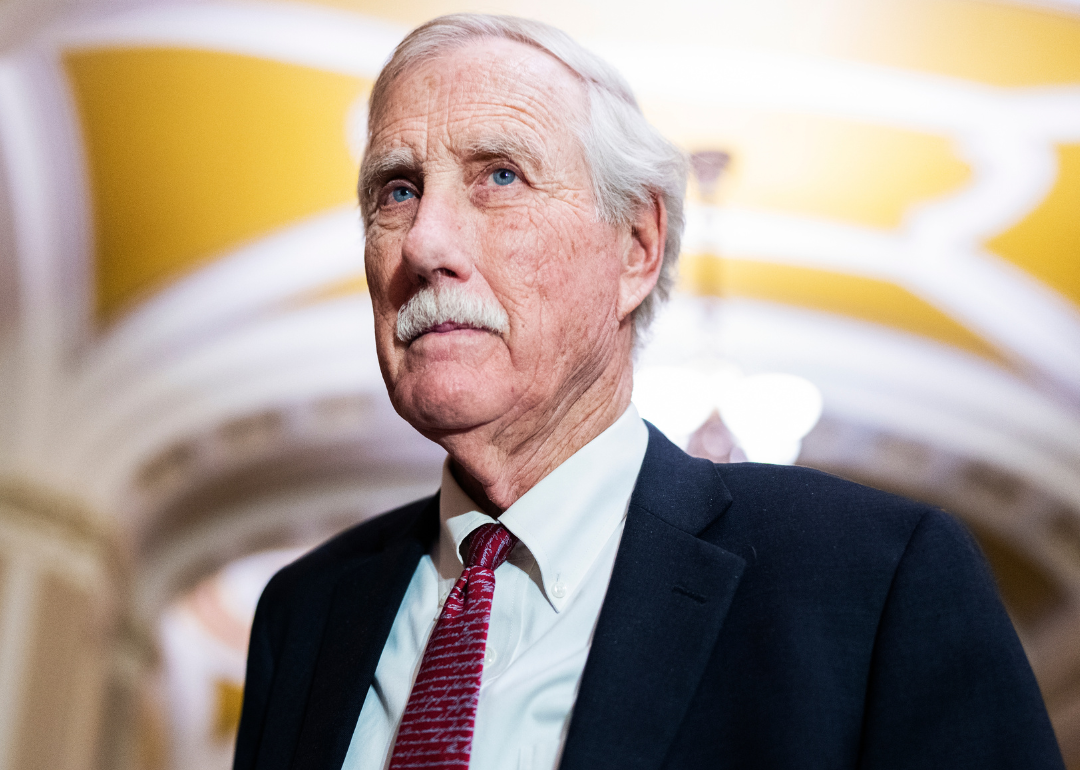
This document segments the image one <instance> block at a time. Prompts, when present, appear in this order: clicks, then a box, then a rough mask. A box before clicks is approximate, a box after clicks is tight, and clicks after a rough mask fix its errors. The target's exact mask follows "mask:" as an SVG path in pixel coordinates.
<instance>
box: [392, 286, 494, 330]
mask: <svg viewBox="0 0 1080 770" xmlns="http://www.w3.org/2000/svg"><path fill="white" fill-rule="evenodd" d="M444 323H456V324H461V325H463V326H471V327H474V328H476V329H487V330H488V331H493V332H495V333H497V334H505V333H506V332H508V331H509V330H510V317H509V316H508V315H507V314H506V311H505V310H504V309H503V308H502V306H501V305H500V304H499V303H498V302H496V301H495V300H494V299H487V298H485V297H480V296H477V295H476V294H473V293H472V292H470V291H466V290H465V289H464V288H463V287H462V286H459V285H458V284H449V283H442V284H438V285H437V286H430V285H428V286H423V287H421V289H420V290H419V291H418V292H416V294H413V295H412V296H411V297H410V298H409V301H408V302H406V303H405V304H404V305H402V306H401V310H399V311H398V317H397V337H398V339H399V340H401V341H402V342H405V343H409V342H412V341H413V340H414V339H416V338H417V337H419V336H420V335H421V334H423V333H424V332H426V331H428V330H430V329H432V328H434V327H436V326H438V325H439V324H444Z"/></svg>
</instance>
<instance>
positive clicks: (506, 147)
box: [462, 134, 545, 168]
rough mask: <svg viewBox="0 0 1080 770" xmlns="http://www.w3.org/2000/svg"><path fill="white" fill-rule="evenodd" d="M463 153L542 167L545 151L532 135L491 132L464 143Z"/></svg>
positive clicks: (467, 155)
mask: <svg viewBox="0 0 1080 770" xmlns="http://www.w3.org/2000/svg"><path fill="white" fill-rule="evenodd" d="M462 154H464V155H465V156H466V157H469V158H506V159H507V160H518V161H522V162H524V163H526V164H528V165H530V166H533V167H534V168H542V167H543V166H544V165H545V164H544V151H543V149H542V148H541V146H540V144H539V143H537V142H535V141H533V140H532V138H531V137H525V136H511V135H508V134H491V135H489V136H482V137H477V138H474V139H470V140H469V141H467V142H465V143H464V146H463V147H462Z"/></svg>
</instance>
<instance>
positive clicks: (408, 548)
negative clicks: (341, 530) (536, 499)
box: [291, 496, 439, 770]
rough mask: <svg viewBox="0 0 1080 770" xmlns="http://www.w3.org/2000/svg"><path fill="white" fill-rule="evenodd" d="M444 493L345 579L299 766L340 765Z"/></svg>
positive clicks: (326, 635)
mask: <svg viewBox="0 0 1080 770" xmlns="http://www.w3.org/2000/svg"><path fill="white" fill-rule="evenodd" d="M438 511H439V506H438V496H436V497H435V500H434V501H433V502H432V503H431V504H430V505H429V506H427V507H426V508H425V509H424V511H423V512H422V513H421V515H420V516H419V517H418V519H417V522H416V525H415V526H414V527H413V528H412V530H411V531H410V532H409V533H407V534H406V535H405V536H404V537H400V538H396V539H394V540H392V541H391V542H390V543H389V544H386V545H385V546H384V547H383V548H382V549H381V550H380V551H379V552H378V553H374V554H371V555H369V556H366V557H362V558H360V559H358V561H357V563H356V564H355V565H353V566H352V567H351V568H349V569H348V570H347V571H346V572H344V573H343V574H342V576H341V577H340V578H339V579H338V582H337V585H336V586H335V588H334V595H333V598H332V599H331V604H330V612H329V617H328V619H327V623H326V629H325V631H324V632H323V638H322V644H321V645H320V647H319V656H318V659H317V661H316V664H315V672H314V675H313V677H312V682H311V689H310V691H309V693H308V698H307V707H306V708H305V710H304V719H303V725H302V727H301V729H300V739H299V741H298V743H297V747H296V751H295V753H294V754H293V759H292V764H291V767H292V768H294V769H296V770H300V769H302V770H339V768H340V767H341V764H342V762H344V761H345V754H346V752H347V751H348V748H349V743H350V741H351V740H352V734H353V731H354V730H355V728H356V720H357V718H358V717H359V715H360V709H361V707H362V706H363V704H364V699H365V697H366V696H367V692H368V689H369V687H370V686H371V682H372V680H373V679H374V677H375V668H376V666H378V663H379V657H380V656H381V655H382V650H383V647H384V646H385V644H386V639H387V637H389V635H390V628H391V627H392V626H393V624H394V618H395V617H396V616H397V611H398V608H399V606H400V605H401V601H402V599H403V598H404V596H405V591H406V589H407V588H408V587H409V582H410V581H411V580H412V576H413V573H414V572H415V571H416V565H417V563H418V562H419V561H420V557H421V556H423V555H424V553H425V552H426V550H427V548H428V547H429V545H430V540H431V535H430V533H429V532H428V530H430V529H432V526H431V525H432V521H434V522H435V523H436V524H435V526H437V522H438Z"/></svg>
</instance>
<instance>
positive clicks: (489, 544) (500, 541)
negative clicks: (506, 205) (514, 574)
mask: <svg viewBox="0 0 1080 770" xmlns="http://www.w3.org/2000/svg"><path fill="white" fill-rule="evenodd" d="M515 545H517V538H516V537H514V536H513V535H512V534H511V533H510V530H508V529H507V528H506V527H504V526H503V525H502V524H483V525H481V526H480V527H477V529H476V531H475V532H473V534H472V538H471V539H470V540H469V558H468V560H467V561H466V563H465V566H466V567H484V568H486V569H490V570H496V569H498V568H499V565H500V564H502V563H503V562H504V561H506V557H507V556H509V555H510V552H511V551H512V550H514V546H515Z"/></svg>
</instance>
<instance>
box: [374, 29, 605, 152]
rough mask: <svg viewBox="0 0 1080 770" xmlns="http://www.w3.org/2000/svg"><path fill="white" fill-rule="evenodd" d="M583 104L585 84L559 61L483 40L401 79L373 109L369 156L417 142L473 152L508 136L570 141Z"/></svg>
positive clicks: (508, 43) (534, 50) (526, 48)
mask: <svg viewBox="0 0 1080 770" xmlns="http://www.w3.org/2000/svg"><path fill="white" fill-rule="evenodd" d="M585 105H586V95H585V89H584V87H583V84H582V82H581V81H580V79H579V78H578V77H577V76H576V75H575V74H574V73H573V72H572V71H571V70H570V69H569V68H567V67H566V66H565V65H564V64H563V63H562V62H560V61H559V60H558V59H556V58H554V57H553V56H551V55H549V54H547V53H545V52H544V51H541V50H539V49H537V48H534V47H532V46H528V45H525V44H523V43H518V42H514V41H510V40H501V39H490V38H487V39H477V40H474V41H470V42H468V43H465V44H463V45H461V46H460V47H457V48H454V49H451V50H448V51H446V52H444V53H440V54H439V55H437V56H436V57H434V58H430V59H425V60H423V61H421V62H419V63H417V64H415V65H413V66H412V67H410V68H408V69H406V70H405V71H404V72H402V73H401V74H400V75H398V77H397V78H396V79H395V81H394V82H393V83H392V84H391V85H390V87H389V88H388V89H387V90H386V91H385V96H384V98H383V99H382V103H381V104H379V105H373V107H374V108H375V109H376V110H377V112H374V113H373V114H372V121H371V134H370V145H369V152H370V151H374V152H376V153H377V152H379V151H381V150H389V149H392V148H394V147H399V146H401V145H402V144H408V145H414V144H415V143H416V142H417V141H424V142H431V141H436V142H444V143H446V144H447V145H448V146H450V147H454V146H456V145H459V144H461V145H471V144H475V143H477V142H483V141H485V140H486V137H492V136H497V135H507V134H517V135H520V136H521V137H522V141H525V142H530V141H531V142H533V143H536V142H544V143H546V142H550V141H553V140H565V139H567V138H570V136H571V135H573V134H574V133H575V129H576V127H577V126H578V125H579V123H580V119H581V118H582V117H583V115H584V110H585ZM416 149H421V148H416Z"/></svg>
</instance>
